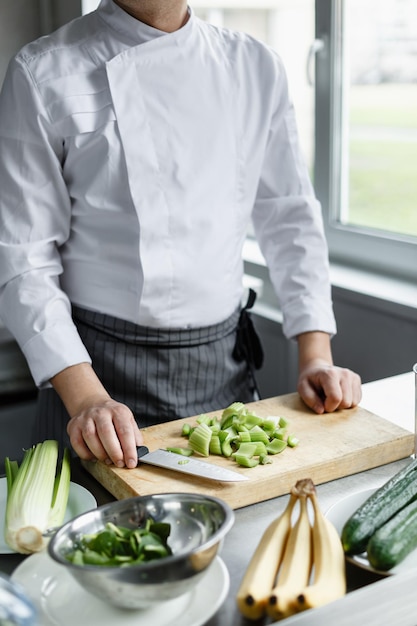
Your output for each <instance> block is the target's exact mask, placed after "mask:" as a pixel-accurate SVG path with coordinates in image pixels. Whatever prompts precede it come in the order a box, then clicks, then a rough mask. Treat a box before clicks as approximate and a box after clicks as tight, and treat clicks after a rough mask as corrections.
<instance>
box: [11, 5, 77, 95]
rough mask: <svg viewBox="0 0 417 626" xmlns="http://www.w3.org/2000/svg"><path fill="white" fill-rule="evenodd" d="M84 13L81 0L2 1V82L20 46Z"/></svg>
mask: <svg viewBox="0 0 417 626" xmlns="http://www.w3.org/2000/svg"><path fill="white" fill-rule="evenodd" d="M78 15H81V0H12V1H9V2H6V0H2V3H1V5H0V84H1V83H2V82H3V79H4V75H5V73H6V69H7V65H8V63H9V60H10V58H11V57H12V56H13V55H14V54H16V52H18V50H20V48H21V47H22V46H23V45H25V44H26V43H28V42H29V41H32V40H33V39H36V38H37V37H40V36H41V35H44V34H46V33H48V32H51V31H52V30H55V29H56V28H58V27H59V26H61V25H62V24H64V23H65V22H68V21H69V20H71V19H72V18H74V17H77V16H78Z"/></svg>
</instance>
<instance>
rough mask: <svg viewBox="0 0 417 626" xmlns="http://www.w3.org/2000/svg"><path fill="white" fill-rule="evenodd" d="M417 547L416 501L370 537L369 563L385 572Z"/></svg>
mask: <svg viewBox="0 0 417 626" xmlns="http://www.w3.org/2000/svg"><path fill="white" fill-rule="evenodd" d="M415 548H417V502H416V501H414V502H411V503H410V504H408V505H407V506H405V507H404V508H403V509H401V511H399V512H398V513H397V514H396V515H394V517H392V518H391V519H390V520H389V521H388V522H387V523H386V524H384V525H383V526H381V528H379V529H378V530H377V531H376V532H375V533H374V534H373V535H372V537H371V538H370V540H369V542H368V545H367V548H366V551H367V553H368V560H369V563H370V564H371V565H372V567H374V568H375V569H377V570H381V571H383V572H386V571H388V570H390V569H392V568H393V567H395V566H396V565H398V563H401V561H403V560H404V559H405V557H406V556H407V555H408V554H410V552H411V551H412V550H414V549H415Z"/></svg>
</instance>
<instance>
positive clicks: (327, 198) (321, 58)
mask: <svg viewBox="0 0 417 626" xmlns="http://www.w3.org/2000/svg"><path fill="white" fill-rule="evenodd" d="M347 1H348V0H316V40H318V41H320V42H322V44H323V45H322V48H321V49H320V50H319V51H318V52H317V54H316V64H315V65H316V67H315V82H316V89H315V149H314V150H315V151H314V186H315V190H316V194H317V197H318V199H319V200H320V202H321V205H322V210H323V219H324V225H325V231H326V237H327V242H328V246H329V256H330V261H331V262H335V263H341V264H344V265H349V266H351V267H355V268H360V269H365V270H368V271H376V272H377V273H380V274H384V275H386V276H394V277H395V276H398V277H401V278H402V279H406V280H407V279H410V278H411V279H413V280H415V279H416V265H417V242H416V241H415V239H414V240H413V238H412V237H407V236H406V235H397V234H395V233H390V232H385V231H379V230H373V229H370V228H369V229H365V228H361V227H359V226H358V227H355V226H352V225H345V224H342V223H341V222H340V221H339V219H338V216H339V214H341V213H340V212H341V211H342V210H343V207H341V201H342V199H343V191H344V186H345V185H346V184H347V180H346V179H347V174H348V172H347V168H346V167H344V166H345V165H346V164H345V163H344V161H343V142H344V140H345V138H346V128H345V127H344V115H343V113H344V111H343V106H344V103H343V80H345V78H346V73H345V72H344V70H343V62H344V60H343V50H342V45H343V31H342V28H343V15H344V7H345V6H346V2H347ZM416 203H417V201H416ZM416 209H417V207H416Z"/></svg>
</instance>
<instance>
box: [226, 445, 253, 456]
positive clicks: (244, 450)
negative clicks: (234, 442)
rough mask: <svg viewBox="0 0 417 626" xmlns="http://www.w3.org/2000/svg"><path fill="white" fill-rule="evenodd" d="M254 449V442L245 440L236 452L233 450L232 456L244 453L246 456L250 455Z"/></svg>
mask: <svg viewBox="0 0 417 626" xmlns="http://www.w3.org/2000/svg"><path fill="white" fill-rule="evenodd" d="M255 451H256V443H252V442H245V443H241V444H240V446H239V448H238V449H237V450H236V452H233V454H232V456H233V457H234V458H236V456H237V455H242V454H243V455H245V456H248V457H252V456H253V455H254V454H255Z"/></svg>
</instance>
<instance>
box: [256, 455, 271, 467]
mask: <svg viewBox="0 0 417 626" xmlns="http://www.w3.org/2000/svg"><path fill="white" fill-rule="evenodd" d="M259 463H260V464H261V465H268V464H269V463H272V459H271V457H270V456H269V454H268V453H267V452H266V453H265V454H260V455H259Z"/></svg>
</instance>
